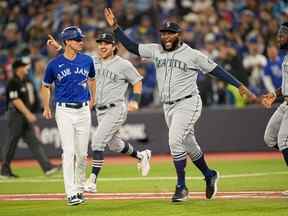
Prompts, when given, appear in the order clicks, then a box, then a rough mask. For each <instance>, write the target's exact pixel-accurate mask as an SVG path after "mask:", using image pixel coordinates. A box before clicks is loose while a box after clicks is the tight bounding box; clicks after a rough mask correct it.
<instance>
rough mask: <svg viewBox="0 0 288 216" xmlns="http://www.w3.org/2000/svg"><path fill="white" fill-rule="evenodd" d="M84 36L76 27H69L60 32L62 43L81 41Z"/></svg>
mask: <svg viewBox="0 0 288 216" xmlns="http://www.w3.org/2000/svg"><path fill="white" fill-rule="evenodd" d="M84 37H85V35H84V34H83V33H82V31H81V29H80V28H78V27H77V26H69V27H67V28H65V29H64V30H63V31H62V32H61V39H62V41H65V40H81V39H82V38H84Z"/></svg>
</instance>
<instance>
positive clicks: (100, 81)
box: [94, 56, 142, 106]
mask: <svg viewBox="0 0 288 216" xmlns="http://www.w3.org/2000/svg"><path fill="white" fill-rule="evenodd" d="M94 62H95V68H96V77H95V78H96V106H103V105H107V104H110V103H115V102H121V101H125V102H126V101H127V97H128V91H127V89H128V84H129V83H130V84H132V85H134V84H135V83H137V82H138V81H140V80H142V76H141V75H140V74H139V73H138V72H137V70H136V68H135V67H134V66H133V65H132V64H131V63H130V62H129V61H128V60H126V59H123V58H121V57H120V56H115V57H114V58H112V59H110V60H107V61H101V60H99V59H97V58H95V59H94Z"/></svg>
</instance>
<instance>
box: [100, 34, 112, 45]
mask: <svg viewBox="0 0 288 216" xmlns="http://www.w3.org/2000/svg"><path fill="white" fill-rule="evenodd" d="M102 41H104V42H107V43H112V44H115V43H116V40H115V39H114V37H113V35H112V34H111V33H102V34H100V35H98V37H97V39H96V42H97V43H99V42H102Z"/></svg>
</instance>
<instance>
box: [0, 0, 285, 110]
mask: <svg viewBox="0 0 288 216" xmlns="http://www.w3.org/2000/svg"><path fill="white" fill-rule="evenodd" d="M107 4H108V6H109V5H110V6H112V10H113V11H114V13H115V14H116V16H117V18H118V20H119V24H120V26H122V28H123V29H125V32H126V33H127V34H128V35H129V37H130V38H131V39H133V40H135V41H137V42H143V43H149V42H159V31H158V29H159V25H160V24H161V23H162V22H163V21H167V20H169V21H174V22H177V23H178V24H180V26H181V27H182V29H183V32H182V36H183V40H184V41H185V43H187V44H188V45H190V46H191V47H192V48H196V49H199V50H201V51H202V52H204V53H206V54H207V55H209V56H210V58H212V59H213V60H215V61H216V62H217V63H218V64H219V65H221V66H222V67H223V68H225V69H226V70H227V71H228V72H230V73H231V74H233V75H234V76H235V77H236V78H238V79H239V80H240V81H241V82H243V83H244V84H245V85H247V86H248V87H249V88H250V89H251V90H252V91H253V92H254V93H255V94H257V95H260V94H263V93H264V92H267V91H274V90H275V89H277V88H279V87H280V86H281V63H282V61H283V56H284V53H281V52H279V51H278V48H277V44H276V34H277V30H278V27H279V24H280V23H282V22H287V21H288V1H287V0H157V1H156V0H108V1H107V0H81V1H78V0H69V1H67V0H36V1H35V0H6V1H0V14H1V16H0V113H3V112H4V110H5V98H6V97H5V87H6V83H7V80H8V79H10V78H11V77H12V76H13V72H12V67H11V64H12V62H13V61H14V60H15V59H16V58H17V57H20V56H29V57H30V59H31V63H32V64H31V68H30V73H29V78H30V79H31V81H32V82H33V83H34V85H35V87H36V89H37V90H39V88H40V86H41V80H42V76H43V72H44V70H45V66H46V64H47V61H48V60H49V59H51V58H52V57H53V56H55V55H56V54H57V53H56V52H55V51H54V50H52V49H49V48H47V46H46V41H47V35H48V34H52V35H53V36H55V38H57V39H58V40H59V35H60V32H61V30H62V29H63V28H65V27H67V26H70V25H77V26H79V27H80V28H81V29H82V30H83V31H84V32H85V34H86V35H87V37H86V39H85V52H87V53H90V54H92V55H95V54H96V53H95V49H96V41H95V37H96V36H97V34H99V33H101V32H103V31H107V30H109V29H107V25H106V22H105V20H104V15H103V9H104V8H105V7H107ZM119 53H120V55H121V56H123V57H124V58H128V59H130V60H131V61H132V62H133V64H134V65H135V66H136V67H137V68H138V71H139V72H140V73H141V74H142V75H143V76H144V81H143V97H142V102H141V103H142V104H141V106H142V107H147V106H152V107H153V106H158V105H159V100H158V96H157V88H156V81H155V76H156V75H155V68H154V66H153V65H152V64H151V63H149V62H145V61H143V60H141V59H139V58H138V57H136V56H133V55H131V54H129V53H128V52H127V51H126V50H125V49H124V48H123V47H120V52H119ZM198 84H199V89H200V93H201V97H202V99H203V102H204V103H203V104H204V105H205V106H217V105H234V106H236V107H243V106H245V105H246V104H245V101H243V100H242V99H241V98H240V96H239V95H238V92H237V90H235V89H234V88H233V87H232V86H229V85H226V84H224V83H223V82H221V81H218V80H215V79H214V78H212V77H210V76H204V75H201V74H199V78H198ZM39 110H40V109H39Z"/></svg>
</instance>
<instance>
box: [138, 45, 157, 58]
mask: <svg viewBox="0 0 288 216" xmlns="http://www.w3.org/2000/svg"><path fill="white" fill-rule="evenodd" d="M159 49H161V47H160V45H159V44H153V43H151V44H139V47H138V50H139V54H140V56H141V57H143V58H149V59H153V58H154V56H155V51H156V50H159Z"/></svg>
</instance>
